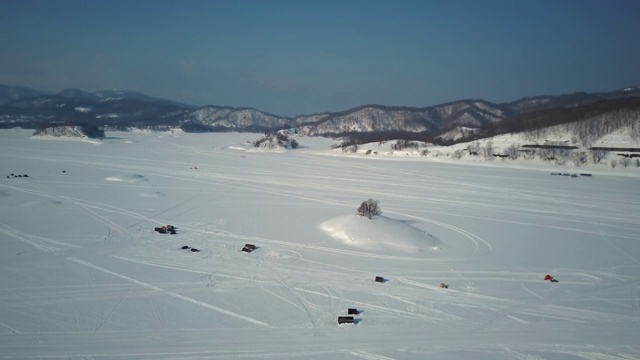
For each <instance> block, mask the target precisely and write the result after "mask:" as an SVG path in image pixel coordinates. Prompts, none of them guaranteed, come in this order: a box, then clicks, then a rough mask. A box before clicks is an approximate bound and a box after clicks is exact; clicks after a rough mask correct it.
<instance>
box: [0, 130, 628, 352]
mask: <svg viewBox="0 0 640 360" xmlns="http://www.w3.org/2000/svg"><path fill="white" fill-rule="evenodd" d="M107 135H108V137H107V138H105V139H104V140H102V144H101V145H100V146H95V145H93V144H88V143H83V142H78V141H36V140H32V139H29V137H30V131H27V130H17V131H16V130H3V131H0V164H2V166H1V168H2V171H3V173H2V174H0V175H2V176H1V177H0V241H1V242H2V247H3V251H2V252H1V253H0V272H1V273H2V276H1V277H0V359H36V358H37V359H283V358H288V359H597V360H602V359H638V358H640V345H638V344H640V341H639V339H640V337H639V335H638V334H640V215H639V214H640V191H639V190H638V188H639V185H640V180H639V178H638V177H637V176H618V175H617V174H616V173H615V172H612V173H611V174H606V173H601V174H597V175H594V176H593V177H591V178H587V177H578V178H570V177H564V176H550V175H549V172H548V171H547V170H545V169H524V168H514V167H509V166H508V165H504V166H499V165H498V164H496V165H493V166H475V165H473V164H466V165H463V164H455V163H441V162H433V161H420V158H411V159H408V160H406V161H403V160H400V158H399V157H394V158H393V159H391V158H389V159H384V158H381V157H377V158H375V159H376V160H375V161H373V160H372V158H371V157H366V156H342V155H340V154H339V153H336V152H335V151H332V150H329V146H330V145H331V144H332V143H333V142H332V141H331V140H328V139H314V138H301V139H300V143H301V145H303V148H301V149H297V150H294V151H286V152H269V151H261V152H255V151H254V152H252V151H246V150H248V149H249V148H250V147H249V146H248V144H247V140H251V141H253V140H256V139H258V138H259V137H260V136H261V135H258V134H168V133H161V134H160V133H115V132H114V133H108V134H107ZM629 171H631V170H629ZM11 173H15V174H28V175H29V177H27V178H25V177H20V178H18V177H11V176H10V174H11ZM7 176H9V178H7ZM368 198H373V199H376V200H379V201H380V207H381V209H382V216H381V217H378V218H374V219H372V220H368V219H366V218H360V217H358V216H357V215H355V212H356V208H357V207H358V206H359V205H360V203H361V202H362V201H364V200H366V199H368ZM166 224H172V225H175V226H177V227H178V233H177V234H176V235H169V234H159V233H157V232H154V230H153V229H154V227H157V226H160V225H166ZM245 243H251V244H255V245H256V246H257V247H258V249H257V250H255V251H254V252H252V253H245V252H242V251H240V250H241V249H242V247H243V246H244V244H245ZM184 245H187V246H190V247H194V248H197V249H199V250H200V252H191V251H189V250H181V249H180V247H182V246H184ZM546 274H551V275H552V276H554V277H555V278H556V279H558V282H556V283H551V282H548V281H544V280H543V278H544V276H545V275H546ZM376 276H383V277H384V278H385V279H387V280H388V281H386V282H383V283H377V282H375V281H374V278H375V277H376ZM441 282H444V283H446V284H448V285H449V288H448V289H441V288H439V287H438V285H439V284H440V283H441ZM348 308H357V309H358V310H360V313H359V314H358V315H356V316H355V318H356V323H355V324H345V325H337V321H336V320H337V317H338V316H340V315H346V313H347V309H348Z"/></svg>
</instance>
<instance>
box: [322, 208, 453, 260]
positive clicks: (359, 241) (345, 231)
mask: <svg viewBox="0 0 640 360" xmlns="http://www.w3.org/2000/svg"><path fill="white" fill-rule="evenodd" d="M320 228H321V229H322V230H324V231H325V232H326V233H327V234H329V236H331V237H333V238H334V239H337V240H340V241H342V242H344V243H345V244H347V245H350V246H355V247H358V248H361V249H366V250H399V251H404V252H415V251H438V250H440V247H439V245H438V241H437V240H436V239H435V238H434V237H433V236H431V235H429V234H427V233H425V232H424V231H422V230H420V229H417V228H415V227H413V226H411V225H409V224H407V223H405V222H402V221H398V220H394V219H391V218H388V217H385V216H374V217H373V218H372V219H368V218H367V217H361V216H358V215H344V216H339V217H336V218H333V219H330V220H328V221H325V222H324V223H322V224H321V225H320Z"/></svg>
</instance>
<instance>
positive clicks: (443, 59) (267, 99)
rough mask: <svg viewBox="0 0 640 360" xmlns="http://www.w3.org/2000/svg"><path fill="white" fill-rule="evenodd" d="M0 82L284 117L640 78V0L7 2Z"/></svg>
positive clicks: (594, 87)
mask: <svg viewBox="0 0 640 360" xmlns="http://www.w3.org/2000/svg"><path fill="white" fill-rule="evenodd" d="M0 83H1V84H7V85H22V86H29V87H34V88H37V89H41V90H49V91H54V92H58V91H61V90H63V89H65V88H78V89H81V90H85V91H89V92H93V91H98V90H104V89H112V88H121V89H131V90H137V91H140V92H143V93H145V94H148V95H152V96H158V97H164V98H169V99H172V100H177V101H181V102H185V103H188V104H192V105H208V104H211V105H231V106H246V107H253V108H257V109H259V110H262V111H267V112H271V113H275V114H278V115H288V116H293V115H299V114H311V113H316V112H323V111H341V110H346V109H348V108H351V107H354V106H358V105H363V104H382V105H403V106H428V105H435V104H438V103H443V102H448V101H454V100H459V99H463V98H480V99H486V100H489V101H493V102H503V101H511V100H516V99H518V98H521V97H525V96H534V95H543V94H561V93H569V92H574V91H588V92H595V91H608V90H614V89H619V88H623V87H626V86H628V85H640V0H595V1H592V0H496V1H490V0H460V1H456V0H440V1H429V0H419V1H402V0H387V1H377V0H361V1H357V0H339V1H332V0H318V1H305V0H290V1H285V0H282V1H276V0H253V1H242V0H233V1H222V0H220V1H213V0H208V1H179V0H171V1H162V0H127V1H120V0H115V1H113V0H109V1H106V0H104V1H98V0H84V1H78V0H68V1H63V0H41V1H34V0H17V1H14V0H1V1H0Z"/></svg>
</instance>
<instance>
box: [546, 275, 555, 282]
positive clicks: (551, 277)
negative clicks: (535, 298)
mask: <svg viewBox="0 0 640 360" xmlns="http://www.w3.org/2000/svg"><path fill="white" fill-rule="evenodd" d="M544 280H545V281H551V280H553V276H551V275H549V274H547V275H546V276H545V277H544Z"/></svg>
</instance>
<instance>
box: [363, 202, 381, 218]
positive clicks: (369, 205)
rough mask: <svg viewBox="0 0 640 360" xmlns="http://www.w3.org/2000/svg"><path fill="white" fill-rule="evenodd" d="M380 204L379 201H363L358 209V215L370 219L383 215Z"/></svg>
mask: <svg viewBox="0 0 640 360" xmlns="http://www.w3.org/2000/svg"><path fill="white" fill-rule="evenodd" d="M379 204H380V202H379V201H378V200H373V199H369V200H366V201H363V202H362V204H360V207H359V208H358V212H357V215H360V216H366V217H368V218H369V219H371V218H373V217H374V216H376V215H380V214H382V210H380V205H379Z"/></svg>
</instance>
